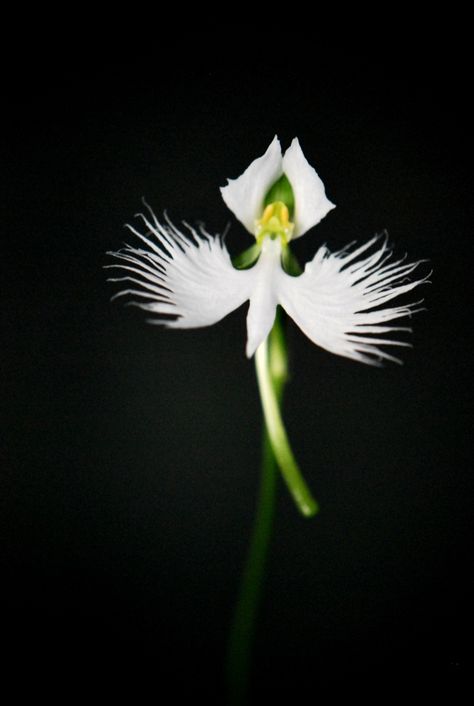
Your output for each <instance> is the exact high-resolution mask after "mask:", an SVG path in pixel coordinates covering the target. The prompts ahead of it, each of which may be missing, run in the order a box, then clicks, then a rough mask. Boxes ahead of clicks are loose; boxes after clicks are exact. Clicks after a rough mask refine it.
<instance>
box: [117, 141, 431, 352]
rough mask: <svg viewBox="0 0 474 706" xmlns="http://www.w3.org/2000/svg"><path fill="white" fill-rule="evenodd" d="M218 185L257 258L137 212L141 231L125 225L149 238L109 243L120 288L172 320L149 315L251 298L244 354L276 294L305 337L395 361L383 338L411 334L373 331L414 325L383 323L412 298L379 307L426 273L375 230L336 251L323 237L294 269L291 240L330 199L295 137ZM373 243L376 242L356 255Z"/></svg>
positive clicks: (200, 310) (260, 337)
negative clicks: (243, 257)
mask: <svg viewBox="0 0 474 706" xmlns="http://www.w3.org/2000/svg"><path fill="white" fill-rule="evenodd" d="M221 193H222V197H223V199H224V201H225V203H226V204H227V206H228V207H229V208H230V210H231V211H232V212H233V213H234V215H235V216H236V217H237V218H238V219H239V221H240V222H241V223H242V224H243V225H244V226H245V228H246V229H247V230H248V231H249V232H250V233H251V234H252V235H253V236H254V237H255V244H254V246H253V247H252V248H251V249H250V253H249V255H248V256H247V258H249V257H251V258H253V262H252V261H251V260H249V259H247V262H249V261H250V262H251V264H253V266H251V267H249V268H246V269H237V268H236V267H234V266H233V264H232V260H231V258H230V255H229V252H228V251H227V248H226V247H225V244H224V242H223V240H222V238H220V237H218V236H216V237H213V236H211V235H209V234H208V233H207V232H206V231H205V230H204V229H203V228H202V229H201V230H200V232H196V230H194V229H193V228H190V227H189V226H188V225H187V224H184V225H185V227H186V229H187V230H188V232H189V235H185V234H184V233H183V232H182V231H180V230H178V229H177V228H176V227H175V226H174V225H173V224H172V223H171V222H170V221H169V220H167V222H166V223H165V224H162V223H159V222H158V220H157V219H156V218H155V216H154V214H153V213H152V212H151V211H150V217H151V220H150V219H149V218H147V217H146V216H144V215H141V214H140V216H141V218H142V220H143V222H144V225H145V227H146V229H147V231H148V232H147V235H143V234H141V233H140V232H138V231H137V230H136V229H135V228H134V227H132V226H128V227H129V228H130V230H131V231H132V232H133V233H134V234H135V235H136V236H137V237H138V238H140V240H142V241H143V243H144V244H145V248H143V247H141V248H136V247H132V246H128V245H127V246H126V247H125V248H124V249H123V250H121V251H119V252H117V253H112V254H113V255H114V256H115V257H116V258H119V259H120V260H121V261H122V264H121V265H119V267H121V268H122V269H124V270H128V271H129V272H130V273H131V275H127V276H126V277H124V278H123V279H125V280H129V281H130V282H132V283H134V284H136V285H138V287H139V289H126V290H124V291H122V292H119V295H118V296H120V295H124V294H130V295H133V296H136V297H139V298H140V299H144V300H147V301H146V302H133V303H134V304H136V305H137V306H139V307H141V308H142V309H145V310H146V311H148V312H150V313H151V314H155V315H159V316H160V315H163V314H164V315H175V316H176V317H177V318H176V319H175V320H170V319H163V318H157V319H153V320H152V321H151V323H158V324H164V325H165V326H167V327H169V328H198V327H201V326H210V325H212V324H215V323H217V322H218V321H220V320H221V319H222V318H224V317H225V316H226V315H227V314H229V313H230V312H232V311H234V309H237V308H238V307H239V306H241V305H242V304H244V302H246V301H250V306H249V309H248V314H247V348H246V352H247V356H248V357H249V358H250V357H252V356H253V355H254V353H255V351H256V350H257V348H258V347H259V346H260V344H261V343H263V342H264V341H265V339H266V338H267V336H268V334H269V333H270V330H271V328H272V326H273V323H274V320H275V312H276V308H277V305H278V304H280V305H281V306H282V308H283V309H284V310H285V311H286V313H287V314H288V315H289V316H290V317H291V318H292V319H293V321H294V322H295V323H296V324H297V325H298V326H299V328H300V329H301V330H302V331H303V333H305V334H306V335H307V336H308V338H309V339H311V341H313V342H314V343H316V344H317V345H319V346H321V347H322V348H325V349H326V350H328V351H330V352H331V353H336V354H337V355H341V356H346V357H348V358H353V359H355V360H358V361H360V362H362V363H368V364H371V365H380V363H381V361H382V360H383V359H386V360H392V361H395V362H401V361H400V360H399V359H398V358H396V357H394V356H393V355H390V354H389V353H387V352H385V351H384V350H383V349H382V348H380V346H381V345H385V346H387V345H392V346H393V345H395V346H408V345H409V344H408V343H406V342H402V341H394V340H392V339H389V338H385V337H382V338H380V337H373V336H372V335H373V334H376V335H377V336H383V335H384V334H386V333H389V332H393V331H407V330H408V331H409V330H410V329H407V328H405V327H394V326H387V322H389V321H392V320H394V319H398V318H400V317H403V316H407V315H409V314H411V313H413V312H414V311H415V309H414V307H416V306H417V305H418V302H417V303H416V304H408V305H406V304H405V305H403V306H394V307H388V308H381V307H382V305H384V304H386V303H387V302H389V301H391V300H392V299H394V298H395V297H397V296H398V295H400V294H404V293H406V292H409V291H410V290H412V289H414V288H415V287H416V286H418V284H420V283H421V282H422V281H424V280H415V281H413V282H407V281H406V277H407V276H408V275H409V274H410V273H411V272H413V270H414V269H415V268H416V267H417V265H418V264H419V263H418V262H415V263H405V262H404V261H403V260H398V261H396V262H390V256H391V251H390V249H389V248H388V245H387V238H386V237H383V236H375V237H374V238H372V239H371V240H369V241H368V242H367V243H365V244H364V245H362V246H360V247H358V248H353V247H352V246H353V243H352V244H350V245H349V246H347V247H345V248H343V249H342V250H339V251H338V252H333V253H331V252H330V251H329V250H328V249H327V247H326V246H321V247H320V248H319V250H318V251H317V252H316V255H315V256H314V258H313V259H312V261H311V262H309V263H308V264H307V265H306V267H305V269H304V272H303V273H302V274H301V275H300V276H296V277H295V276H292V275H293V273H292V272H291V269H290V266H291V263H294V260H293V259H291V258H292V256H291V253H290V251H289V244H290V242H291V240H294V239H295V238H299V237H300V236H302V235H304V234H305V233H306V232H307V231H308V230H309V229H310V228H312V227H313V226H315V225H316V224H318V223H319V222H320V221H321V220H322V219H323V218H324V217H325V216H326V215H327V214H328V213H329V211H331V210H332V209H333V208H335V206H334V204H332V203H331V202H330V201H329V199H328V198H327V197H326V194H325V190H324V185H323V182H322V181H321V179H320V178H319V176H318V174H317V173H316V171H315V170H314V169H313V167H311V166H310V165H309V164H308V162H307V160H306V158H305V156H304V154H303V152H302V150H301V147H300V144H299V142H298V140H297V139H296V138H295V139H294V140H293V142H292V144H291V147H290V148H289V149H288V150H287V151H286V152H285V154H284V155H283V156H282V153H281V148H280V143H279V141H278V138H277V137H275V138H274V140H273V142H272V143H271V145H270V146H269V147H268V149H267V151H266V152H265V154H264V155H263V156H262V157H259V158H258V159H256V160H254V161H253V162H252V164H251V165H250V166H249V167H248V168H247V169H246V170H245V172H244V173H243V174H242V175H241V176H240V177H239V178H238V179H234V180H229V183H228V184H227V186H224V187H222V188H221ZM374 246H376V249H375V251H374V252H372V253H371V254H370V255H366V257H364V259H360V256H361V255H363V254H364V253H367V251H370V250H373V248H374ZM286 263H288V265H287V266H286V267H285V264H286ZM236 264H238V260H237V263H236ZM285 270H286V271H285Z"/></svg>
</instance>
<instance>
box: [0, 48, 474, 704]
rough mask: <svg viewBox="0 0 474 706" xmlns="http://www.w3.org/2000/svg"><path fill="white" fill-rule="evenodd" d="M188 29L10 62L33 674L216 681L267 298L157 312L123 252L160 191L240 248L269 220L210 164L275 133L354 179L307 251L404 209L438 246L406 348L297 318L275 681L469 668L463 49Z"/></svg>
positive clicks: (18, 595)
mask: <svg viewBox="0 0 474 706" xmlns="http://www.w3.org/2000/svg"><path fill="white" fill-rule="evenodd" d="M190 51H191V53H192V56H193V58H192V59H191V60H188V61H187V62H186V65H185V67H183V68H182V67H181V66H180V65H179V63H178V62H177V60H176V59H174V58H173V55H170V53H169V52H164V53H162V54H161V55H160V56H159V57H158V56H157V55H155V53H154V52H153V51H150V52H146V53H142V54H140V55H136V54H134V53H133V52H130V53H129V55H128V56H126V54H125V52H124V53H120V55H119V54H109V55H108V56H105V55H102V56H98V57H94V59H92V58H91V57H89V59H88V60H85V59H84V58H82V59H81V60H77V58H73V57H72V53H71V54H70V55H68V54H64V53H61V55H53V54H52V55H51V56H49V57H48V58H46V57H44V56H43V57H40V56H39V57H37V58H38V61H34V60H33V61H31V62H30V63H29V65H28V70H27V71H26V72H20V71H18V74H17V75H13V74H12V75H9V76H7V77H6V84H5V85H4V95H5V97H6V99H7V106H8V108H7V110H6V114H7V115H6V117H7V120H8V125H7V128H6V129H5V130H4V138H6V139H5V145H4V155H5V157H4V159H2V162H3V164H4V165H6V166H7V167H8V169H7V170H5V177H4V178H3V179H2V185H1V189H2V196H3V197H4V199H5V205H6V208H5V210H4V214H3V225H4V232H5V246H4V247H2V280H3V286H2V305H1V307H0V310H1V316H2V319H3V320H2V334H3V344H2V353H1V356H0V359H1V366H2V379H3V383H4V386H5V390H4V392H3V393H2V403H3V404H2V407H3V410H4V415H5V416H4V420H3V422H2V431H3V433H4V434H5V438H6V447H5V453H4V456H5V457H6V463H5V464H4V470H3V471H2V484H3V490H2V493H1V497H2V504H3V508H2V521H3V522H4V529H3V530H2V559H3V570H2V572H3V578H2V584H3V585H4V587H5V588H6V590H7V597H6V599H5V600H4V602H3V613H4V615H3V618H2V623H3V635H4V638H3V639H4V642H5V645H6V646H7V648H8V653H9V657H10V658H11V666H10V662H9V663H8V665H9V666H7V669H8V670H10V669H11V668H16V669H18V672H19V674H22V675H28V679H27V680H26V681H29V683H31V684H32V685H33V687H34V688H35V689H36V688H39V686H40V685H42V686H43V687H44V686H46V688H53V687H57V686H58V684H59V683H61V680H63V679H67V681H68V685H69V686H68V688H69V689H72V690H73V691H74V690H75V689H76V688H79V686H86V688H87V686H88V685H90V684H93V683H94V682H95V680H96V679H98V680H99V682H98V683H100V684H101V685H102V686H103V687H104V688H105V689H106V690H110V689H112V685H113V686H114V687H117V686H118V687H119V689H120V690H121V689H124V688H125V686H126V685H127V684H130V683H132V684H134V685H135V686H137V685H150V684H154V685H160V688H161V687H162V685H163V684H165V685H167V684H171V685H172V686H173V689H174V694H175V695H176V698H178V697H180V696H181V695H184V694H187V693H189V692H190V691H194V693H195V694H203V693H207V694H208V697H209V699H210V701H209V702H213V701H214V700H215V702H216V703H223V702H224V697H223V695H222V664H223V651H224V646H225V640H226V634H227V630H228V626H229V620H230V615H231V609H232V605H233V601H234V599H235V596H236V591H237V587H238V582H239V575H240V570H241V566H242V562H243V559H244V556H245V551H246V548H247V544H248V540H249V536H250V531H251V526H252V518H253V511H254V504H255V498H256V490H257V484H258V464H259V438H260V411H259V403H258V398H257V392H256V385H255V381H254V371H253V366H252V364H251V363H250V362H248V361H247V359H246V358H245V356H244V344H245V313H246V312H245V307H244V308H242V310H239V311H238V312H235V313H234V314H232V315H231V316H229V317H228V318H226V319H225V320H224V321H222V322H221V323H219V324H218V325H216V326H214V327H212V328H209V329H202V330H197V331H181V332H180V331H171V332H170V331H165V330H160V329H158V328H156V327H150V326H147V325H146V324H145V323H144V320H143V319H144V317H143V316H142V315H141V313H140V312H139V311H138V310H135V309H132V308H129V309H127V308H123V307H122V306H121V304H120V302H115V303H112V304H111V303H110V302H109V297H110V295H111V294H112V293H113V291H114V290H113V286H112V285H107V284H106V283H105V272H104V271H103V270H102V269H101V267H102V265H104V264H105V263H106V262H107V258H106V256H105V252H106V251H107V250H110V249H118V248H119V247H120V245H121V243H122V241H123V240H124V238H125V232H124V231H123V230H122V225H123V223H125V222H126V221H130V220H131V219H132V218H133V214H134V213H135V212H136V211H138V210H140V209H141V203H140V199H141V197H142V196H146V198H147V200H148V201H149V202H150V203H151V205H152V206H153V207H154V209H155V211H156V212H157V213H160V212H162V211H163V210H164V209H167V211H168V213H169V214H170V216H171V217H172V218H173V219H174V220H175V221H179V220H180V219H187V220H189V221H200V220H202V221H204V222H205V223H206V225H207V227H208V228H209V230H211V231H212V232H218V231H222V230H223V229H224V227H225V226H226V224H227V223H228V222H229V221H230V222H231V224H232V225H231V230H230V233H229V236H228V241H227V242H228V246H229V249H230V250H231V251H232V252H233V253H237V252H239V251H240V250H241V249H243V248H244V247H247V246H248V245H249V244H250V237H249V236H248V235H247V234H246V233H245V232H244V230H243V229H242V227H241V226H240V225H239V224H238V223H237V222H236V221H235V220H234V219H233V217H232V216H231V214H230V213H229V212H228V211H227V209H226V207H225V205H224V203H223V202H222V200H221V197H220V194H219V191H218V187H219V186H221V185H223V184H224V183H225V179H226V178H227V177H236V176H238V175H239V174H240V173H241V172H242V171H243V169H244V168H245V167H246V166H247V165H248V163H249V162H250V161H251V160H252V159H254V158H255V157H257V156H258V155H260V154H262V153H263V152H264V150H265V149H266V147H267V146H268V144H269V142H270V141H271V139H272V138H273V136H274V134H275V133H277V134H278V135H279V137H280V139H281V140H282V143H283V146H284V147H286V146H288V145H289V142H290V140H291V139H292V138H293V137H294V136H295V135H296V136H298V137H299V139H300V142H301V144H302V147H303V150H304V152H305V154H306V156H307V157H308V159H309V161H310V163H312V164H314V165H315V166H316V168H317V169H318V172H319V173H320V175H321V177H322V179H323V180H324V182H325V184H326V187H327V192H328V196H329V198H330V199H331V200H332V201H333V202H334V203H336V204H337V208H336V210H334V211H333V212H331V214H330V215H329V216H328V217H327V218H326V219H325V220H324V221H323V222H322V223H321V224H320V225H319V226H318V227H317V228H316V229H314V230H313V231H311V232H310V233H309V234H308V235H307V236H305V237H304V238H302V239H301V240H298V242H296V243H295V245H294V249H295V252H296V253H297V255H298V256H299V257H300V259H301V261H306V260H307V259H309V258H310V257H312V255H313V254H314V252H315V250H316V248H317V247H318V245H320V244H321V243H322V242H327V243H328V244H329V245H330V247H332V248H340V247H342V246H343V245H344V244H346V243H347V242H349V241H351V240H353V239H354V238H356V239H358V240H365V239H367V238H369V237H370V236H371V235H372V234H373V233H374V232H377V231H381V230H383V229H385V228H386V229H387V230H388V231H389V234H390V236H391V240H392V242H393V243H395V244H396V247H397V252H399V253H400V254H403V253H404V252H405V251H408V253H409V256H410V258H412V259H419V258H424V257H427V258H429V259H430V260H431V264H430V265H428V266H426V267H427V268H428V269H429V268H430V267H432V268H433V271H434V272H433V276H432V282H433V284H432V285H426V286H425V287H424V288H423V289H424V291H423V295H424V296H425V299H426V305H427V307H428V310H427V311H426V312H424V313H422V314H418V315H417V316H416V318H415V320H414V322H413V326H414V333H413V335H412V341H413V343H414V349H413V350H407V351H402V352H403V354H404V355H403V357H404V359H405V365H404V366H403V367H398V366H395V365H393V366H390V365H389V366H387V367H385V368H384V369H382V370H376V369H372V368H369V367H364V366H362V365H359V364H357V363H355V362H352V361H349V360H346V359H343V358H339V357H335V356H332V355H330V354H329V353H326V352H325V351H323V350H321V349H318V348H317V347H315V346H314V345H312V344H311V343H310V342H309V341H308V340H307V339H306V338H305V337H304V336H303V334H302V333H301V332H300V331H299V330H298V329H297V328H296V327H295V326H294V325H293V324H291V323H290V324H289V328H288V337H289V344H290V351H291V366H292V379H291V384H290V386H289V388H288V393H287V398H286V410H285V412H286V419H287V423H288V428H289V431H290V436H291V439H292V442H293V446H294V449H295V451H296V453H297V456H298V458H299V460H300V463H301V466H302V468H303V470H304V473H305V476H306V478H307V480H308V482H309V483H310V485H311V487H312V488H313V489H314V491H315V494H316V496H317V497H318V499H319V501H320V504H321V508H322V510H321V513H320V515H319V516H318V517H317V518H315V519H313V520H310V521H308V520H304V519H302V518H300V517H299V515H298V514H297V512H296V510H295V508H294V506H293V504H292V502H291V500H290V498H289V497H288V493H287V492H286V489H285V488H283V486H281V487H280V493H279V501H278V512H277V520H276V526H275V534H274V540H273V544H272V547H271V554H270V558H269V563H268V574H267V580H266V586H265V595H264V604H263V607H262V611H261V616H260V623H259V629H258V634H257V641H256V649H255V660H254V666H255V670H254V694H255V695H256V696H262V695H264V694H267V695H268V694H270V693H276V692H277V691H279V692H281V691H282V690H283V689H286V688H288V689H289V690H291V693H292V694H293V696H295V697H296V696H301V695H303V694H307V693H309V694H311V693H313V690H314V693H317V690H318V689H319V688H320V687H321V685H337V684H339V683H341V682H346V683H353V681H354V680H357V679H359V678H361V679H362V680H364V681H366V682H367V683H372V682H374V681H376V680H377V679H378V678H382V679H383V680H384V683H385V684H386V685H388V686H389V687H390V685H392V684H404V683H407V682H408V680H409V679H411V678H412V677H413V676H415V677H417V678H418V679H419V681H420V682H422V683H426V684H428V683H429V684H431V685H433V684H434V685H438V684H439V683H441V682H443V683H447V684H449V685H456V684H458V683H460V681H461V680H462V678H463V676H464V675H466V674H468V672H469V671H470V669H471V661H470V655H469V650H468V642H469V635H470V634H471V632H470V630H471V628H470V627H469V620H470V615H471V611H470V590H471V584H470V582H469V579H468V576H469V574H470V571H469V552H468V545H469V542H468V539H469V532H470V530H471V522H470V520H471V506H472V495H471V489H472V487H471V473H470V467H469V454H468V440H469V439H468V433H467V429H468V425H467V421H468V416H467V415H468V409H469V402H470V391H469V382H470V366H469V363H470V353H471V350H470V347H469V337H470V331H471V327H472V324H471V321H470V319H471V310H470V308H469V306H468V302H467V293H468V285H469V284H470V283H471V277H472V275H471V269H470V268H471V265H470V262H471V259H470V258H471V256H472V250H471V241H472V227H471V224H470V220H469V214H468V197H470V189H471V181H472V180H471V178H470V172H469V171H468V169H467V158H466V150H467V137H468V130H467V126H468V120H467V117H466V115H465V105H464V103H465V101H464V97H465V96H466V94H467V92H468V87H467V86H468V84H467V83H466V79H465V60H464V58H463V57H462V56H460V55H459V53H451V54H450V58H449V62H448V61H447V60H446V56H445V55H443V54H441V55H439V56H438V55H437V54H436V53H435V52H433V51H432V50H429V49H428V50H427V49H426V48H420V50H419V52H418V51H416V50H414V52H413V55H411V56H410V57H409V60H408V59H407V61H406V62H405V63H401V62H399V61H395V60H394V59H393V57H392V58H390V52H389V51H388V50H386V51H381V50H379V51H376V50H374V52H372V53H371V54H370V55H367V56H366V57H364V56H362V55H360V54H352V53H350V52H349V51H346V52H344V51H343V50H342V51H341V50H340V49H338V50H337V55H336V52H334V53H331V52H327V53H325V52H324V51H320V52H319V53H318V54H315V53H314V54H313V53H311V52H307V54H304V55H301V54H300V55H297V56H295V57H293V59H288V60H287V61H280V62H279V63H275V62H273V61H271V60H270V59H269V58H268V57H266V56H265V54H264V53H262V54H261V55H260V56H259V58H254V59H253V60H252V62H251V63H250V64H249V65H247V64H244V63H243V62H241V61H240V59H239V56H238V54H237V50H236V49H235V50H234V52H229V55H231V56H232V54H233V56H234V58H231V59H223V58H222V54H219V56H218V58H216V57H212V58H208V57H203V56H202V55H201V56H200V55H199V52H198V51H197V49H196V48H195V47H191V48H190ZM247 58H249V57H247ZM250 58H251V57H250ZM40 59H42V60H40ZM425 271H427V270H425ZM19 683H20V682H19ZM96 688H97V686H95V687H94V689H95V691H94V693H97V691H96Z"/></svg>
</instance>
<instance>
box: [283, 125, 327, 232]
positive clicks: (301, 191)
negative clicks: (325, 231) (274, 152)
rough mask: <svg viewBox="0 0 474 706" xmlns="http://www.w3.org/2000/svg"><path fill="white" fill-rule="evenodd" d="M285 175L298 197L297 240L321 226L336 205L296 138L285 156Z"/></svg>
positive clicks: (294, 217) (296, 203) (296, 200)
mask: <svg viewBox="0 0 474 706" xmlns="http://www.w3.org/2000/svg"><path fill="white" fill-rule="evenodd" d="M283 172H284V173H285V174H286V176H287V177H288V180H289V182H290V184H291V186H292V189H293V193H294V196H295V213H294V216H293V220H294V223H295V230H294V233H293V238H298V237H299V236H300V235H303V234H304V233H306V231H307V230H309V229H310V228H312V227H313V226H315V225H316V224H317V223H319V221H321V220H322V219H323V218H324V216H325V215H326V214H327V213H329V211H331V209H333V208H335V206H334V204H333V203H331V202H330V201H329V199H328V198H327V197H326V192H325V190H324V184H323V182H322V181H321V179H320V178H319V176H318V175H317V173H316V170H315V169H314V168H313V167H312V166H311V165H310V164H309V163H308V161H307V159H306V157H305V156H304V154H303V151H302V149H301V147H300V143H299V142H298V138H296V137H295V139H294V140H293V142H292V143H291V146H290V147H289V148H288V149H287V150H286V152H285V156H284V157H283Z"/></svg>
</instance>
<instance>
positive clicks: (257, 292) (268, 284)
mask: <svg viewBox="0 0 474 706" xmlns="http://www.w3.org/2000/svg"><path fill="white" fill-rule="evenodd" d="M247 272H249V273H250V272H251V273H252V275H253V278H254V279H253V283H252V293H251V296H250V306H249V311H248V315H247V349H246V353H247V357H248V358H251V357H252V356H253V354H254V353H255V351H256V350H257V348H258V347H259V345H260V344H261V343H263V341H264V340H265V339H266V337H267V336H268V334H269V333H270V331H271V329H272V326H273V322H274V320H275V313H276V307H277V304H278V294H277V293H278V290H279V288H280V279H281V277H282V275H284V272H283V270H282V267H281V243H280V240H279V239H278V240H270V238H265V240H264V242H263V245H262V252H261V254H260V257H259V259H258V262H257V263H256V264H255V265H254V266H253V267H252V269H251V270H247Z"/></svg>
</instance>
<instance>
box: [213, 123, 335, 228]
mask: <svg viewBox="0 0 474 706" xmlns="http://www.w3.org/2000/svg"><path fill="white" fill-rule="evenodd" d="M290 149H291V148H290ZM282 174H283V167H282V156H281V147H280V142H279V140H278V137H277V136H276V135H275V137H274V138H273V142H272V143H271V145H270V146H269V148H268V149H267V151H266V152H265V154H264V155H262V157H259V158H258V159H255V160H254V161H253V162H252V164H251V165H250V166H249V167H247V169H246V170H245V172H244V173H243V174H241V176H239V177H238V178H237V179H228V184H227V186H223V187H221V194H222V198H223V199H224V201H225V203H226V205H227V206H228V208H230V210H231V211H232V213H233V214H234V215H235V216H236V217H237V218H238V219H239V221H240V222H241V223H243V225H244V226H245V227H246V228H247V230H248V231H249V232H250V233H252V235H254V234H255V220H256V219H257V218H260V217H261V215H262V211H263V200H264V198H265V195H266V194H267V192H268V190H269V189H270V187H271V186H273V184H274V183H275V182H276V180H277V179H279V178H280V177H281V175H282ZM288 178H289V177H288ZM321 218H322V216H321Z"/></svg>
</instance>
